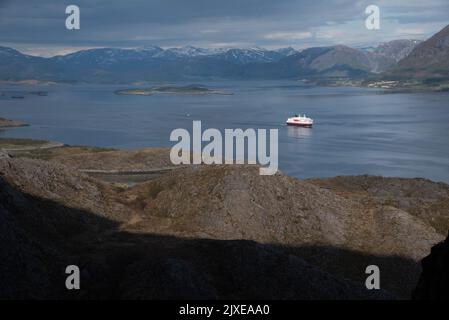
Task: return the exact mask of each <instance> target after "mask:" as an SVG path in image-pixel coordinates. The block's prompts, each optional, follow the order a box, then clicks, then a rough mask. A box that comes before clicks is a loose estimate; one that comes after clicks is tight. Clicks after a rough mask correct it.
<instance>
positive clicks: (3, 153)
mask: <svg viewBox="0 0 449 320" xmlns="http://www.w3.org/2000/svg"><path fill="white" fill-rule="evenodd" d="M7 158H11V156H10V155H9V154H8V153H7V152H6V151H3V150H1V149H0V159H7Z"/></svg>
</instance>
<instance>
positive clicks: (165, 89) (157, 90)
mask: <svg viewBox="0 0 449 320" xmlns="http://www.w3.org/2000/svg"><path fill="white" fill-rule="evenodd" d="M115 94H118V95H139V96H151V95H154V94H184V95H207V94H222V95H231V94H232V93H230V92H226V91H222V90H216V89H209V88H206V87H204V86H198V85H188V86H157V87H151V88H142V89H124V90H117V91H115Z"/></svg>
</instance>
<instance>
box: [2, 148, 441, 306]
mask: <svg viewBox="0 0 449 320" xmlns="http://www.w3.org/2000/svg"><path fill="white" fill-rule="evenodd" d="M73 152H74V151H73V150H72V151H71V152H67V154H62V153H64V152H61V151H58V152H55V154H54V155H53V156H49V155H48V154H47V155H46V157H45V158H47V159H49V160H45V161H44V160H37V159H29V158H23V157H21V158H18V157H13V158H10V157H7V156H4V157H0V228H1V230H0V256H1V257H3V258H2V263H1V264H0V275H1V277H0V297H2V298H69V299H89V298H266V299H271V298H280V299H336V298H343V299H378V298H410V297H411V293H412V290H413V289H414V288H415V286H416V283H417V281H418V278H419V275H420V273H421V268H420V260H421V259H422V258H423V257H425V256H427V255H428V254H429V253H430V248H431V247H432V246H433V245H435V244H436V243H438V242H439V241H441V240H443V239H444V236H445V234H446V233H447V226H449V214H448V211H447V208H448V207H447V204H448V201H449V186H447V185H445V184H442V183H433V182H430V181H427V180H422V179H396V178H380V177H367V176H363V177H338V178H335V179H319V180H308V181H301V180H298V179H295V178H291V177H288V176H285V175H283V174H277V175H275V176H259V174H258V168H257V167H254V166H192V167H187V168H177V169H176V170H172V171H169V172H168V173H166V174H164V175H162V176H161V177H158V178H155V179H151V180H149V181H147V182H143V183H138V184H128V185H127V184H123V183H121V184H117V183H108V182H104V181H101V180H99V179H95V178H92V177H89V176H87V175H86V174H85V173H83V172H81V170H85V169H95V168H97V169H99V168H98V167H97V165H101V164H102V163H104V166H103V167H104V168H106V169H110V170H112V169H116V168H117V165H118V164H119V163H121V164H120V165H119V168H118V169H120V170H129V169H136V168H138V169H139V170H145V169H149V168H153V169H154V168H155V167H157V166H161V165H165V164H166V160H167V159H168V153H167V150H164V149H157V150H139V151H130V152H126V151H107V152H93V153H89V152H87V153H86V152H83V153H79V154H73ZM27 156H29V155H27ZM82 159H83V161H81V160H82ZM100 159H101V161H100ZM120 160H123V162H121V161H120ZM70 264H75V265H78V266H79V267H80V269H81V279H82V280H81V290H79V291H68V290H66V289H65V286H64V283H65V277H66V275H65V273H64V270H65V267H66V266H67V265H70ZM371 264H375V265H378V266H379V268H380V270H381V289H382V290H380V291H369V290H367V289H366V288H365V278H366V276H367V275H366V274H365V268H366V267H367V266H368V265H371Z"/></svg>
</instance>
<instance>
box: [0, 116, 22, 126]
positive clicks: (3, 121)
mask: <svg viewBox="0 0 449 320" xmlns="http://www.w3.org/2000/svg"><path fill="white" fill-rule="evenodd" d="M25 126H28V123H25V122H22V121H15V120H8V119H5V118H0V128H12V127H25Z"/></svg>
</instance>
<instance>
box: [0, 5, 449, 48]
mask: <svg viewBox="0 0 449 320" xmlns="http://www.w3.org/2000/svg"><path fill="white" fill-rule="evenodd" d="M70 4H75V5H78V6H79V7H80V10H81V29H80V30H75V31H74V30H72V31H69V30H67V29H66V28H65V19H66V17H67V15H66V14H65V8H66V6H68V5H70ZM370 4H374V5H377V6H379V7H380V10H381V11H380V14H381V25H380V27H381V29H380V30H375V31H373V30H367V29H366V28H365V19H366V15H365V8H366V7H367V6H368V5H370ZM447 24H449V0H388V1H387V0H377V1H375V0H368V1H365V0H328V1H320V0H223V1H218V0H126V1H118V0H72V1H64V0H63V1H60V0H58V1H50V0H39V1H30V0H28V1H26V0H11V1H9V0H0V45H3V46H11V47H14V48H17V49H19V50H21V51H24V52H26V53H31V54H36V55H43V56H51V55H55V54H63V53H68V52H72V51H75V50H79V49H84V48H95V47H124V48H128V47H139V46H145V45H158V46H161V47H180V46H184V45H193V46H199V47H253V46H260V47H266V48H278V47H287V46H292V47H294V48H298V49H300V48H305V47H311V46H326V45H333V44H346V45H350V46H357V47H361V46H372V45H377V44H378V43H379V42H383V41H389V40H393V39H425V38H427V37H429V36H430V35H432V34H433V33H435V32H437V31H438V30H440V29H441V28H443V27H444V26H446V25H447Z"/></svg>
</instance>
